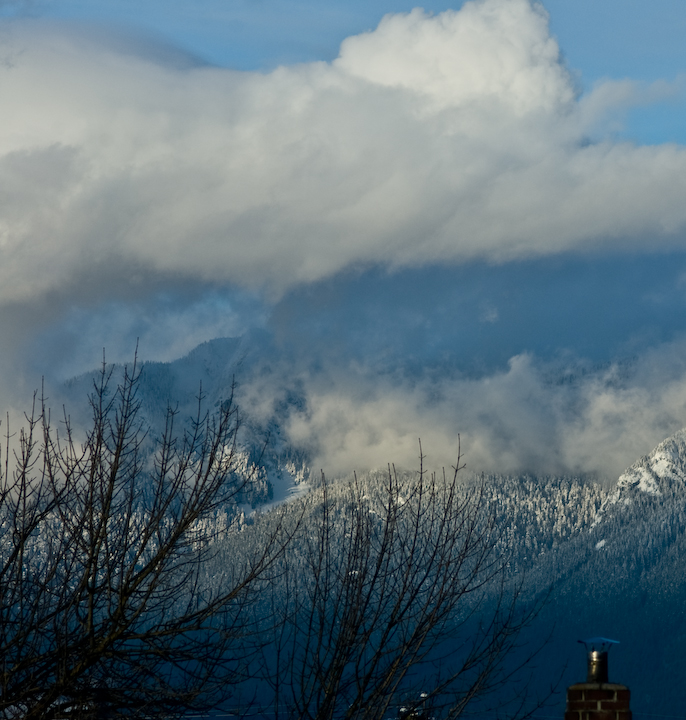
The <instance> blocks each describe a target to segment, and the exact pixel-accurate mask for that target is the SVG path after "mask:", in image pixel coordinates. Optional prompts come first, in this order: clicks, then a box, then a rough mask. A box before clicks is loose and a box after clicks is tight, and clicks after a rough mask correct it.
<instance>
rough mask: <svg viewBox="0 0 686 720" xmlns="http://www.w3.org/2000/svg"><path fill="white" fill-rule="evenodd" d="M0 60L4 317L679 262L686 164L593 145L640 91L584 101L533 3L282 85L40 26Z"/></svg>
mask: <svg viewBox="0 0 686 720" xmlns="http://www.w3.org/2000/svg"><path fill="white" fill-rule="evenodd" d="M2 44H3V49H2V57H3V59H4V63H3V64H2V66H1V67H0V83H1V86H2V89H3V90H2V92H3V108H4V111H3V123H2V127H1V128H0V258H1V260H2V262H0V303H9V302H24V301H31V300H35V299H36V297H44V296H47V295H49V294H50V293H56V292H58V293H59V292H62V293H71V292H81V293H82V294H90V295H92V296H97V297H102V296H103V295H107V294H109V295H110V296H112V297H118V296H125V295H126V293H127V288H128V287H129V286H130V285H131V284H132V283H134V284H135V283H137V284H139V285H140V284H141V283H143V284H145V283H146V282H148V280H149V279H150V278H151V277H165V278H183V279H192V280H195V281H201V282H206V281H209V282H220V283H232V284H237V285H240V286H243V287H248V288H252V289H264V290H266V291H267V292H269V293H272V294H276V295H278V294H280V293H282V292H283V291H284V290H286V289H288V288H290V287H294V286H296V285H298V284H300V283H306V282H310V281H313V280H318V279H321V278H323V277H328V276H331V275H333V274H335V273H337V272H339V271H340V270H342V269H344V268H346V267H349V266H354V265H360V264H361V265H368V264H383V265H387V266H389V267H400V266H415V265H418V264H429V263H437V262H463V261H466V260H470V259H473V258H486V259H490V260H494V261H505V260H508V259H512V258H519V257H527V256H531V255H545V254H552V253H558V252H561V251H566V250H570V249H572V250H575V249H584V250H587V249H592V248H598V247H602V248H608V247H613V248H617V249H620V250H622V249H625V248H627V247H628V248H646V249H651V250H652V249H654V248H655V247H656V246H664V247H681V246H682V244H683V242H684V235H683V231H684V226H685V223H686V206H684V204H683V196H684V191H685V190H686V172H685V171H686V151H685V150H684V149H683V148H680V147H677V146H658V147H635V146H633V145H631V144H628V143H622V144H617V143H613V142H611V141H609V140H605V141H601V142H591V143H589V142H588V134H589V133H590V132H591V131H592V130H593V129H594V128H595V129H596V130H597V123H598V120H599V118H600V117H601V116H602V115H603V113H605V112H606V111H607V110H608V108H610V109H611V108H612V107H615V106H616V105H617V104H623V103H625V102H626V94H627V91H626V88H624V91H623V92H620V93H619V94H618V92H617V88H616V86H612V85H605V86H601V87H599V88H598V89H597V90H596V91H595V92H594V93H592V94H591V95H590V96H589V97H588V98H586V99H585V100H582V101H580V100H578V98H577V93H576V88H575V86H574V83H573V81H572V79H571V78H570V75H569V74H568V72H567V71H566V69H565V67H564V66H563V64H562V62H561V60H560V57H559V52H558V48H557V45H556V43H555V40H554V39H552V38H551V37H550V35H549V32H548V27H547V18H546V16H545V14H544V11H543V10H542V9H541V8H540V7H539V6H538V5H535V4H534V5H532V4H530V3H529V2H528V1H527V0H484V1H483V2H468V3H466V4H465V5H464V7H463V8H462V9H461V10H459V11H446V12H444V13H441V14H439V15H436V16H430V15H427V14H425V13H423V12H422V11H421V10H415V11H413V12H411V13H409V14H404V15H391V16H387V17H386V18H384V20H382V22H381V23H380V25H379V27H378V28H377V29H376V30H374V31H373V32H370V33H366V34H363V35H360V36H356V37H351V38H348V39H347V40H346V41H345V42H344V43H343V45H342V47H341V52H340V56H339V57H338V58H337V59H336V60H335V61H334V62H333V63H330V64H329V63H312V64H307V65H302V66H295V67H289V68H286V67H282V68H279V69H277V70H275V71H273V72H270V73H268V74H257V73H239V72H233V71H230V70H225V69H221V68H216V67H207V66H198V65H197V64H196V65H193V64H192V63H191V62H190V61H189V62H188V63H185V64H184V62H181V60H180V59H179V57H176V56H175V57H173V58H172V57H171V56H170V55H169V54H168V53H167V54H165V53H161V52H157V53H155V52H152V51H150V49H147V50H146V51H145V52H144V51H143V49H142V48H141V47H140V45H137V44H136V43H135V42H133V41H131V42H130V43H129V44H127V43H125V42H122V41H121V39H116V38H112V37H108V36H106V35H105V34H103V33H99V34H97V33H96V34H93V33H91V34H90V35H89V33H88V32H87V31H86V30H85V29H78V28H76V29H75V28H73V27H72V28H68V27H65V26H54V25H46V24H41V23H36V22H27V23H24V24H21V23H20V24H14V25H11V26H8V27H6V28H5V33H4V34H3V37H2ZM628 92H629V94H631V92H633V91H632V90H631V88H630V89H629V91H628ZM618 98H619V99H618ZM86 279H88V282H89V283H90V285H88V284H87V283H86ZM84 288H86V289H84Z"/></svg>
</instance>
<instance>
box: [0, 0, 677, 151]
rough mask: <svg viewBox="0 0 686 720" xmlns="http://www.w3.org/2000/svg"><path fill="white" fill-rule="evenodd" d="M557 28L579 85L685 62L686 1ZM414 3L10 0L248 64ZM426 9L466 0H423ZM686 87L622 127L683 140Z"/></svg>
mask: <svg viewBox="0 0 686 720" xmlns="http://www.w3.org/2000/svg"><path fill="white" fill-rule="evenodd" d="M544 5H545V7H546V8H547V10H548V12H549V13H550V28H551V31H552V33H553V34H554V35H555V36H556V37H557V39H558V40H559V43H560V46H561V49H562V52H563V53H564V56H565V58H566V61H567V63H568V65H569V67H570V68H571V69H572V70H573V71H574V72H575V73H577V74H578V78H579V83H580V87H581V89H582V91H583V90H586V91H587V90H589V89H590V88H592V87H593V85H594V84H595V83H597V82H598V81H600V80H602V79H605V78H615V79H621V78H632V79H634V80H640V81H643V82H648V83H650V82H654V81H656V80H666V81H670V82H673V81H675V80H677V79H678V78H679V77H680V76H683V75H684V74H685V72H686V47H685V46H684V42H683V37H684V34H685V33H686V7H684V3H683V2H681V0H654V1H653V2H650V3H647V2H644V1H642V0H602V2H597V1H596V0H575V2H568V0H547V1H546V2H544ZM415 6H416V4H415V3H412V2H400V1H398V0H375V1H369V2H360V1H359V0H354V1H353V0H346V1H345V2H340V1H339V2H332V1H325V2H323V1H321V0H316V1H313V0H309V1H308V0H300V1H298V0H296V1H294V0H198V1H197V2H194V3H190V2H188V0H171V1H168V2H163V1H162V0H147V1H146V2H134V1H132V0H109V1H105V0H95V1H89V2H85V1H81V2H75V1H71V2H70V1H69V0H63V1H62V0H43V1H42V2H41V1H40V0H38V1H37V2H36V1H35V2H32V3H29V4H26V3H14V2H5V3H4V7H3V6H0V7H2V8H3V10H4V14H5V15H6V16H9V17H12V16H14V17H17V16H22V15H23V16H25V15H27V14H29V15H32V16H34V17H53V18H61V19H68V20H77V21H78V20H80V21H88V22H96V23H103V24H107V25H110V26H112V24H114V23H117V24H121V25H122V26H124V27H127V28H129V29H138V30H139V31H144V32H148V33H150V34H151V35H153V36H157V37H159V38H160V39H162V40H164V41H167V42H170V43H172V44H174V45H176V46H178V47H180V48H183V49H185V50H187V51H188V52H190V53H192V54H194V55H196V56H197V57H198V58H200V59H202V60H204V61H207V62H211V63H216V64H218V65H221V66H225V67H232V68H237V69H241V70H270V69H273V68H274V67H275V66H277V65H279V64H293V63H300V62H312V61H316V60H327V61H330V60H333V59H334V58H335V57H336V56H337V54H338V49H339V46H340V43H341V42H342V41H343V40H344V39H345V38H346V37H348V36H349V35H354V34H357V33H360V32H364V31H367V30H371V29H373V28H374V27H376V25H377V24H378V22H379V20H380V19H381V17H382V16H383V15H384V14H386V13H397V12H408V11H410V10H411V9H412V8H413V7H415ZM419 6H420V7H423V8H425V9H426V10H427V11H430V12H434V13H439V12H442V11H443V10H446V9H448V8H453V9H458V8H460V7H461V6H462V3H461V2H452V3H451V2H434V1H432V2H424V3H420V4H419ZM684 109H686V95H685V94H684V87H683V86H682V87H680V88H678V89H677V91H676V92H675V94H674V95H673V96H671V97H668V98H665V99H664V101H663V102H658V103H655V104H651V105H650V106H642V107H638V108H634V109H632V110H631V111H630V112H628V113H627V115H625V116H624V118H623V122H622V127H621V129H620V130H619V134H621V135H623V136H625V137H628V138H632V139H635V140H636V141H638V142H647V143H659V142H684V141H686V130H685V129H684V123H683V122H681V120H680V118H681V117H683V111H684Z"/></svg>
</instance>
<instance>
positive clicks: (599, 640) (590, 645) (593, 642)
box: [577, 637, 619, 652]
mask: <svg viewBox="0 0 686 720" xmlns="http://www.w3.org/2000/svg"><path fill="white" fill-rule="evenodd" d="M577 642H580V643H581V644H582V645H585V646H586V650H588V651H589V652H595V650H596V648H597V649H598V650H599V651H600V652H607V651H608V650H609V649H610V648H611V647H612V646H613V645H619V640H610V638H605V637H592V638H587V639H586V640H578V641H577Z"/></svg>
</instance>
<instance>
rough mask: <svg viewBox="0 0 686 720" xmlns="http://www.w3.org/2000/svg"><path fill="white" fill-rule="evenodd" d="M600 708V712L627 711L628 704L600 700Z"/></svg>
mask: <svg viewBox="0 0 686 720" xmlns="http://www.w3.org/2000/svg"><path fill="white" fill-rule="evenodd" d="M600 708H601V710H628V709H629V703H628V702H626V701H619V700H601V701H600Z"/></svg>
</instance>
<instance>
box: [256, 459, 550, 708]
mask: <svg viewBox="0 0 686 720" xmlns="http://www.w3.org/2000/svg"><path fill="white" fill-rule="evenodd" d="M420 453H421V446H420ZM420 462H421V463H422V466H421V467H420V470H419V473H415V474H414V475H402V476H401V475H399V474H398V473H396V471H395V469H391V468H389V470H388V473H387V475H386V476H385V478H384V479H383V480H381V481H377V482H374V481H370V480H369V478H367V479H366V480H361V479H358V478H357V477H355V478H354V480H352V481H350V482H348V483H343V484H340V483H339V484H333V485H328V484H327V483H326V482H325V481H324V478H322V484H321V487H320V488H319V490H318V491H317V492H315V493H313V494H312V495H311V497H310V498H308V499H307V500H306V504H307V505H308V506H309V509H308V511H307V512H308V515H307V517H306V519H305V520H304V521H303V527H302V528H301V534H300V540H299V542H298V543H296V544H293V545H292V546H291V547H290V548H289V549H288V552H287V554H286V556H285V557H284V559H283V563H284V568H285V570H284V576H283V578H282V579H281V581H280V583H279V584H278V585H276V586H274V589H273V592H274V596H273V597H272V607H271V614H270V617H271V618H272V619H274V618H276V620H275V621H274V624H273V626H272V633H273V634H272V638H271V643H270V644H269V646H268V647H267V648H266V649H265V652H264V661H265V667H266V672H265V681H266V682H268V683H269V685H270V686H271V687H272V690H273V692H274V695H275V715H277V716H278V715H279V714H280V713H281V714H282V715H285V716H288V717H297V718H312V719H313V720H314V719H316V720H333V719H335V718H365V719H370V720H371V719H378V720H381V718H384V717H389V716H391V717H392V715H391V714H389V713H391V712H393V713H395V714H396V715H401V716H405V717H413V718H421V717H429V715H431V716H440V717H457V716H459V715H461V714H463V713H464V712H465V711H466V710H467V708H472V707H473V705H474V703H475V701H478V700H479V699H482V698H491V699H492V698H493V694H494V693H495V692H496V691H500V690H503V689H504V688H505V687H506V685H507V682H508V680H509V679H511V676H512V673H513V672H514V670H515V669H517V668H520V667H521V666H522V665H523V664H525V662H526V658H524V659H523V660H522V659H520V660H519V661H516V662H515V663H514V665H513V664H512V663H510V664H509V666H508V665H507V664H506V663H505V661H506V660H508V659H509V660H512V657H513V653H515V651H516V649H517V637H518V634H519V632H520V630H521V629H522V628H523V627H524V626H525V625H527V624H528V623H529V622H530V621H531V619H532V618H533V617H534V616H535V614H536V612H537V608H535V607H528V608H527V607H525V606H524V604H523V603H522V602H521V599H520V597H519V593H518V590H517V587H516V586H512V585H511V584H509V583H508V577H507V557H505V556H504V555H503V553H502V547H501V543H500V531H499V527H498V523H497V521H496V517H495V514H494V513H493V512H491V510H490V509H489V502H488V498H487V493H486V489H485V486H484V484H483V482H482V483H480V484H479V483H477V484H473V485H471V486H470V487H467V486H464V485H463V484H462V483H461V482H459V481H458V472H459V470H460V469H461V468H460V459H459V456H458V462H457V464H456V466H455V468H454V471H453V473H452V474H451V475H450V476H447V477H446V475H445V473H443V474H442V475H441V476H438V477H437V476H436V475H432V474H427V472H426V471H425V470H424V468H423V458H421V461H420ZM519 696H520V693H519V688H517V687H515V689H514V692H513V694H512V695H511V696H510V700H515V701H517V702H518V700H519V699H520V697H519ZM502 697H503V696H502V693H501V695H500V699H501V700H502ZM403 706H404V707H403ZM401 708H402V710H401ZM517 708H520V706H519V705H517ZM517 708H513V707H512V706H510V707H509V713H510V717H514V716H515V715H516V714H517Z"/></svg>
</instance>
